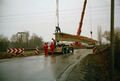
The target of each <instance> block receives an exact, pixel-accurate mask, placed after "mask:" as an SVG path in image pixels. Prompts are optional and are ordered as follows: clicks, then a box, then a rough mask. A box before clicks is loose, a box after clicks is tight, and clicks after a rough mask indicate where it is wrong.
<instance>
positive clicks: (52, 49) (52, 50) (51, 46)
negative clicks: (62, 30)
mask: <svg viewBox="0 0 120 81" xmlns="http://www.w3.org/2000/svg"><path fill="white" fill-rule="evenodd" d="M54 49H55V46H54V43H53V42H51V44H50V51H51V54H52V56H54Z"/></svg>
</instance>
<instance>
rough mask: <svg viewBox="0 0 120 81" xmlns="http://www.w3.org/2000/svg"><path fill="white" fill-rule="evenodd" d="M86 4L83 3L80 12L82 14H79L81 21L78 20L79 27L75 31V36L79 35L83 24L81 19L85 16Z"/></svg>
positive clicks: (85, 2)
mask: <svg viewBox="0 0 120 81" xmlns="http://www.w3.org/2000/svg"><path fill="white" fill-rule="evenodd" d="M86 4H87V0H85V1H84V5H83V11H82V14H81V20H80V23H79V27H78V30H77V35H80V34H81V28H82V24H83V18H84V15H85V9H86Z"/></svg>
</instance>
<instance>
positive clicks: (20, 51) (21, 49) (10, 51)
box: [7, 48, 24, 54]
mask: <svg viewBox="0 0 120 81" xmlns="http://www.w3.org/2000/svg"><path fill="white" fill-rule="evenodd" d="M23 52H24V48H9V49H7V53H15V54H21V53H23Z"/></svg>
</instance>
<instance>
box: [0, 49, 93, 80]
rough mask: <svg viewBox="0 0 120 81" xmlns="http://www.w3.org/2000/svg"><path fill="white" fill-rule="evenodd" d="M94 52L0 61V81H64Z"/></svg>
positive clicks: (87, 51) (82, 51)
mask: <svg viewBox="0 0 120 81" xmlns="http://www.w3.org/2000/svg"><path fill="white" fill-rule="evenodd" d="M90 53H92V50H89V49H81V50H75V52H74V54H65V55H59V56H54V57H52V56H47V57H45V56H44V55H42V56H31V57H23V58H13V59H4V60H0V81H64V80H65V79H66V78H67V77H68V75H69V74H70V72H71V71H72V68H73V67H74V66H75V65H76V64H77V63H78V62H79V61H80V60H81V59H82V58H84V57H85V56H86V55H88V54H90Z"/></svg>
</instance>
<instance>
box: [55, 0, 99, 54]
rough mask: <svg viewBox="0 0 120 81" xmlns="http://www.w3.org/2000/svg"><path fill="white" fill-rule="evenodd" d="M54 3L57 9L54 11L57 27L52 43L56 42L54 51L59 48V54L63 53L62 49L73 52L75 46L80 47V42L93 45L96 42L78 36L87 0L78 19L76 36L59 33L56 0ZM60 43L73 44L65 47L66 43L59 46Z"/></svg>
mask: <svg viewBox="0 0 120 81" xmlns="http://www.w3.org/2000/svg"><path fill="white" fill-rule="evenodd" d="M56 2H57V3H56V4H57V9H56V16H57V26H56V30H55V40H54V41H56V43H55V44H56V49H57V48H59V47H61V52H62V53H64V52H65V51H64V49H68V50H69V51H72V52H73V51H74V48H75V47H76V46H79V47H82V45H81V42H83V43H87V44H89V45H91V44H95V43H96V42H97V41H96V40H93V39H92V38H88V37H85V36H81V35H80V34H81V28H82V24H83V19H84V15H85V9H86V4H87V0H85V1H84V5H83V10H82V14H81V19H80V23H79V27H78V29H77V34H76V35H71V34H67V33H63V32H61V30H60V27H59V9H58V7H59V6H58V0H56ZM60 41H62V42H63V41H67V42H73V43H72V44H69V45H66V43H62V44H59V42H60ZM63 48H64V49H63ZM66 51H67V50H66Z"/></svg>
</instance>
